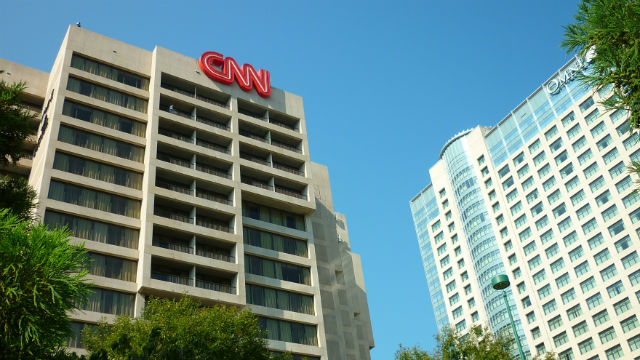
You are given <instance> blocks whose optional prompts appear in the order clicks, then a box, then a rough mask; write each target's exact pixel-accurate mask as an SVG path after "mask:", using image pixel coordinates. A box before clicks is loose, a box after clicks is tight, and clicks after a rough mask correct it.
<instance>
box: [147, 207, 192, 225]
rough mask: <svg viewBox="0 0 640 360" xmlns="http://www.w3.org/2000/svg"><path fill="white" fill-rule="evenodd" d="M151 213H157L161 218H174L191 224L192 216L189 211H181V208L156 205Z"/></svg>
mask: <svg viewBox="0 0 640 360" xmlns="http://www.w3.org/2000/svg"><path fill="white" fill-rule="evenodd" d="M153 213H154V215H157V216H160V217H163V218H167V219H171V220H176V221H180V222H184V223H188V224H193V218H192V217H191V216H190V214H189V212H187V211H181V210H177V209H172V208H169V207H164V206H157V205H156V207H155V208H154V211H153Z"/></svg>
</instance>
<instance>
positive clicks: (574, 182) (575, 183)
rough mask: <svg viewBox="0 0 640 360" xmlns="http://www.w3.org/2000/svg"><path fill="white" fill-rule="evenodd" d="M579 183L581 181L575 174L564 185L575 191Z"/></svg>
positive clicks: (569, 190) (568, 190)
mask: <svg viewBox="0 0 640 360" xmlns="http://www.w3.org/2000/svg"><path fill="white" fill-rule="evenodd" d="M579 184H580V181H579V180H578V177H577V176H574V177H573V179H571V180H569V181H567V183H566V184H565V185H564V186H566V188H567V192H568V193H570V192H571V191H573V189H575V188H577V187H578V185H579Z"/></svg>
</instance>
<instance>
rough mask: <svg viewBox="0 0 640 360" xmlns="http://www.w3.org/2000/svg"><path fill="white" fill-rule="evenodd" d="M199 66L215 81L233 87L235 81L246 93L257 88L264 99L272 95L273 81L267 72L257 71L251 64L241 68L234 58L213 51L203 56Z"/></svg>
mask: <svg viewBox="0 0 640 360" xmlns="http://www.w3.org/2000/svg"><path fill="white" fill-rule="evenodd" d="M198 64H199V65H200V69H202V71H204V73H205V75H207V76H208V77H209V78H211V79H212V80H214V81H217V82H220V83H223V84H225V85H231V83H233V81H234V80H235V81H236V82H237V83H238V86H240V88H241V89H242V90H244V91H251V89H253V88H254V87H255V89H256V92H257V93H258V95H260V96H262V97H263V98H266V97H269V95H271V79H270V77H269V72H268V71H267V70H264V69H260V70H259V71H256V70H255V69H254V68H253V66H251V65H249V64H244V65H242V66H239V65H238V63H237V62H236V61H235V60H234V59H233V58H232V57H226V58H225V57H224V56H223V55H222V54H220V53H217V52H213V51H207V52H205V53H204V54H202V56H200V60H198Z"/></svg>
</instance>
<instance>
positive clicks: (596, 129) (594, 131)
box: [591, 121, 607, 139]
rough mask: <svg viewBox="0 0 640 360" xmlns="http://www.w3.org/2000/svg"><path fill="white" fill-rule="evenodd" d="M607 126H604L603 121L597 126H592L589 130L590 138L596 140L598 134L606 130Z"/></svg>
mask: <svg viewBox="0 0 640 360" xmlns="http://www.w3.org/2000/svg"><path fill="white" fill-rule="evenodd" d="M606 128H607V126H606V125H605V124H604V121H601V122H600V123H599V124H598V125H596V126H594V128H593V129H591V136H593V138H594V139H596V138H597V137H598V136H599V135H600V134H602V133H603V132H604V131H605V130H606Z"/></svg>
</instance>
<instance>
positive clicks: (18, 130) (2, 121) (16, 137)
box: [0, 81, 35, 166]
mask: <svg viewBox="0 0 640 360" xmlns="http://www.w3.org/2000/svg"><path fill="white" fill-rule="evenodd" d="M25 86H26V85H25V83H15V84H7V83H5V82H4V81H0V165H5V166H6V165H9V164H11V163H13V164H15V163H16V162H17V161H18V160H20V157H21V156H23V151H24V142H25V140H26V139H27V137H28V136H29V135H33V134H34V133H35V129H34V123H33V122H32V121H31V119H32V118H33V113H32V112H30V111H28V110H27V109H25V107H24V106H22V103H21V101H22V94H23V92H24V89H25Z"/></svg>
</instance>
